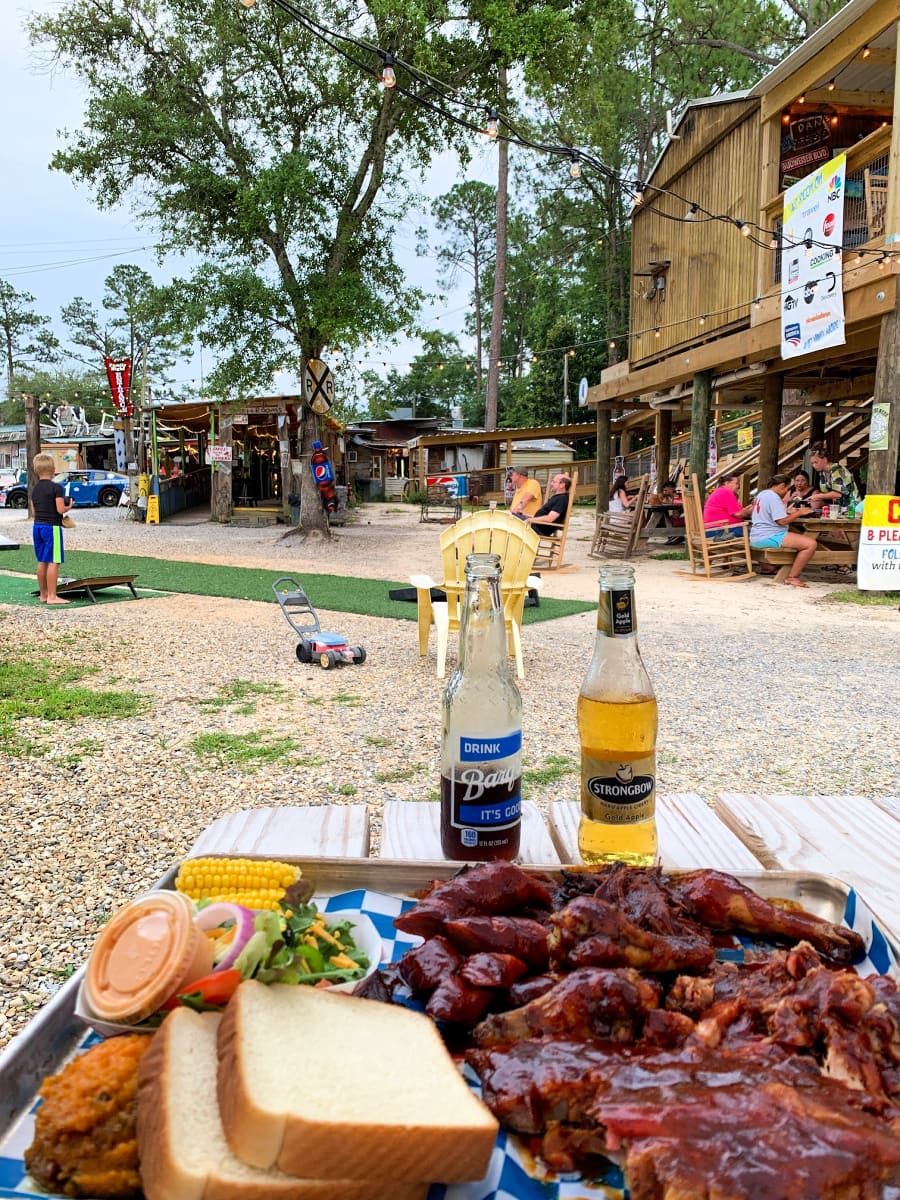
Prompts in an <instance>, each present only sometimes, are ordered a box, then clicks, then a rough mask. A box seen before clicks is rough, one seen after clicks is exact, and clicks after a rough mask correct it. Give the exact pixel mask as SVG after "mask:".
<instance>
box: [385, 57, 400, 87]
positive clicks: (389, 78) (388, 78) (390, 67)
mask: <svg viewBox="0 0 900 1200" xmlns="http://www.w3.org/2000/svg"><path fill="white" fill-rule="evenodd" d="M381 82H382V83H383V84H384V86H385V87H386V88H392V87H396V86H397V73H396V71H395V70H394V56H393V54H382V56H381Z"/></svg>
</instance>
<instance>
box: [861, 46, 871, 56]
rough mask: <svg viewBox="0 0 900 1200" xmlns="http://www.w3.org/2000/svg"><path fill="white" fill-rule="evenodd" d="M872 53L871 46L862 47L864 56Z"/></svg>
mask: <svg viewBox="0 0 900 1200" xmlns="http://www.w3.org/2000/svg"><path fill="white" fill-rule="evenodd" d="M871 53H872V48H871V46H863V48H862V57H863V58H868V57H869V55H870V54H871Z"/></svg>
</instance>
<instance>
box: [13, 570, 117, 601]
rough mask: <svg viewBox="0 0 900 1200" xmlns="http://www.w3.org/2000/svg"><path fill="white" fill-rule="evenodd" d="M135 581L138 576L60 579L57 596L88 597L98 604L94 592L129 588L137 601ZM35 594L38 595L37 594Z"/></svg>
mask: <svg viewBox="0 0 900 1200" xmlns="http://www.w3.org/2000/svg"><path fill="white" fill-rule="evenodd" d="M135 579H137V575H86V576H85V577H84V579H60V580H59V582H58V583H57V585H56V594H57V596H87V597H88V598H89V599H90V600H91V601H93V603H94V604H96V603H97V597H96V596H95V595H94V592H99V591H100V590H101V589H102V588H110V587H127V588H131V594H132V596H134V598H135V600H137V599H138V594H137V592H136V591H135V590H134V581H135ZM34 594H35V595H37V592H35V593H34Z"/></svg>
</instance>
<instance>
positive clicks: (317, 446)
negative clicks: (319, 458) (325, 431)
mask: <svg viewBox="0 0 900 1200" xmlns="http://www.w3.org/2000/svg"><path fill="white" fill-rule="evenodd" d="M321 449H322V443H321V442H313V450H321Z"/></svg>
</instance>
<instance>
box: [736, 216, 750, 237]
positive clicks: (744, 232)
mask: <svg viewBox="0 0 900 1200" xmlns="http://www.w3.org/2000/svg"><path fill="white" fill-rule="evenodd" d="M734 223H735V225H737V227H738V231H739V232H740V234H741V236H742V237H749V236H750V226H749V225H748V224H747V222H746V221H742V220H741V219H740V217H735V220H734Z"/></svg>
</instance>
